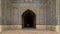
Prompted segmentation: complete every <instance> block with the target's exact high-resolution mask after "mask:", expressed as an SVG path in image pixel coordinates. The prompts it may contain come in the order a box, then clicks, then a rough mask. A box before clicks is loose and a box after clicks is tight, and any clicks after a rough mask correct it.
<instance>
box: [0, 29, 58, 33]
mask: <svg viewBox="0 0 60 34" xmlns="http://www.w3.org/2000/svg"><path fill="white" fill-rule="evenodd" d="M0 34H58V33H57V32H54V31H39V30H9V31H4V32H2V33H0Z"/></svg>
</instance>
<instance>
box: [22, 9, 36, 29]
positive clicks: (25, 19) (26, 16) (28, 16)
mask: <svg viewBox="0 0 60 34" xmlns="http://www.w3.org/2000/svg"><path fill="white" fill-rule="evenodd" d="M22 28H36V15H35V13H34V12H32V11H31V10H29V9H28V10H26V11H25V12H24V13H23V15H22Z"/></svg>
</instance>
